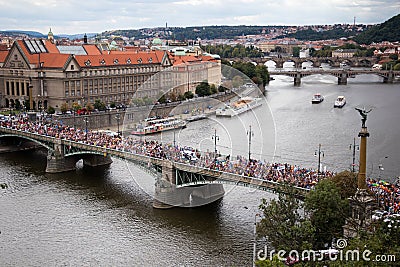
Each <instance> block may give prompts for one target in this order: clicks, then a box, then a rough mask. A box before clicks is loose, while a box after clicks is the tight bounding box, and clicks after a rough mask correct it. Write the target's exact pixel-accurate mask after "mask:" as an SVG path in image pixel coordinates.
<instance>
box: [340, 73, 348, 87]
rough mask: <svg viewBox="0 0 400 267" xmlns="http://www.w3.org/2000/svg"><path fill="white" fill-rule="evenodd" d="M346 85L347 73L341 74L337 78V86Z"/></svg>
mask: <svg viewBox="0 0 400 267" xmlns="http://www.w3.org/2000/svg"><path fill="white" fill-rule="evenodd" d="M346 84H347V73H341V74H340V75H339V77H338V85H346Z"/></svg>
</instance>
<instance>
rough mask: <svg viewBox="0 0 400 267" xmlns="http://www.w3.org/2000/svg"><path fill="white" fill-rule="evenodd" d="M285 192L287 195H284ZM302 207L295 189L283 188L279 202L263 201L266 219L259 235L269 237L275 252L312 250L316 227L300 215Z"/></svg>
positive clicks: (261, 208) (259, 228)
mask: <svg viewBox="0 0 400 267" xmlns="http://www.w3.org/2000/svg"><path fill="white" fill-rule="evenodd" d="M284 192H285V193H284ZM301 208H302V205H301V203H300V200H298V199H296V197H295V194H294V188H293V187H289V186H283V187H282V190H281V192H280V193H279V196H278V200H275V199H273V200H271V202H270V203H268V202H267V201H266V200H265V199H263V200H262V204H261V205H260V210H262V211H263V215H264V218H263V219H262V220H261V221H260V223H259V224H258V226H257V234H258V235H259V236H265V237H267V239H268V241H269V242H271V244H272V246H273V247H274V248H275V250H281V249H283V250H285V251H288V252H289V251H291V250H293V249H296V250H298V251H300V250H303V249H309V248H311V244H312V241H313V238H314V231H315V229H314V227H313V225H312V224H311V221H310V220H308V219H306V218H305V217H304V216H302V215H301V214H300V210H301Z"/></svg>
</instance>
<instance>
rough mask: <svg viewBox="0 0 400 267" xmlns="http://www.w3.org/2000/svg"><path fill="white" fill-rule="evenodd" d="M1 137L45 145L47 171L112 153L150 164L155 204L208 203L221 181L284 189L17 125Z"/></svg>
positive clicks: (96, 162)
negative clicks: (52, 135)
mask: <svg viewBox="0 0 400 267" xmlns="http://www.w3.org/2000/svg"><path fill="white" fill-rule="evenodd" d="M0 138H22V139H25V140H29V141H32V142H35V143H37V144H38V145H40V146H42V147H44V148H46V149H47V151H48V156H47V166H46V172H49V173H60V172H67V171H72V170H75V168H76V163H77V161H78V160H81V159H82V160H83V164H84V165H85V166H90V167H97V166H104V165H110V164H111V163H112V160H111V157H115V158H120V159H124V160H127V161H129V162H132V163H134V164H136V165H138V166H142V167H144V168H145V169H147V170H149V166H153V167H154V168H153V170H154V171H153V172H152V173H153V174H156V177H157V178H156V183H155V185H156V186H155V195H154V202H153V206H154V207H155V208H169V207H174V206H175V207H190V206H198V205H202V204H208V203H211V202H213V201H215V200H217V199H219V198H221V197H222V196H223V195H224V193H225V191H224V188H223V186H222V184H231V185H239V186H244V187H252V188H256V189H259V190H264V191H271V192H274V193H276V192H284V190H283V185H282V184H280V183H277V182H274V181H269V180H264V179H259V178H255V177H248V176H244V175H238V174H233V173H227V172H222V171H218V170H214V169H209V168H204V167H200V166H196V165H190V164H185V163H182V162H174V161H171V160H168V159H161V158H155V157H150V156H146V155H141V154H134V153H131V152H126V151H123V150H118V149H112V148H107V147H100V146H95V145H90V144H86V143H82V142H75V141H70V140H66V139H60V138H56V137H51V136H46V135H40V134H37V133H31V132H26V131H22V130H17V129H11V128H6V127H0ZM282 190H283V191H282ZM294 190H295V194H296V196H297V197H298V198H300V199H303V198H304V197H305V195H306V193H307V192H308V191H309V189H305V188H301V187H294ZM193 198H194V199H195V201H196V202H195V203H193Z"/></svg>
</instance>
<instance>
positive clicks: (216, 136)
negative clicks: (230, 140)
mask: <svg viewBox="0 0 400 267" xmlns="http://www.w3.org/2000/svg"><path fill="white" fill-rule="evenodd" d="M211 139H213V140H214V163H215V164H217V141H219V136H218V135H217V129H214V135H213V136H212V137H211Z"/></svg>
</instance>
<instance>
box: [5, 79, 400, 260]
mask: <svg viewBox="0 0 400 267" xmlns="http://www.w3.org/2000/svg"><path fill="white" fill-rule="evenodd" d="M292 84H293V81H292V79H291V78H288V77H284V76H282V77H280V76H276V77H275V80H274V81H272V82H271V83H270V85H269V86H268V88H267V90H268V93H267V96H266V98H267V102H268V103H269V107H270V109H271V110H272V116H271V115H270V114H269V108H268V106H267V105H266V104H264V105H263V107H260V108H257V109H255V112H254V114H255V115H254V114H253V115H251V114H250V115H249V114H243V115H241V120H240V123H239V124H240V126H237V125H239V124H237V123H233V120H231V121H230V120H229V119H218V120H216V119H215V118H211V119H209V120H203V121H197V122H193V123H191V124H189V126H188V127H187V128H186V129H183V130H182V131H181V132H179V133H176V134H177V135H176V137H175V138H176V140H177V142H180V143H181V144H182V145H185V144H188V145H189V144H191V145H192V146H196V147H198V148H201V149H203V150H205V149H211V150H212V149H214V147H213V146H214V144H215V143H214V141H215V139H213V138H212V135H213V134H214V131H215V129H217V135H218V140H217V141H218V143H217V149H218V150H219V151H220V152H222V153H224V154H230V155H236V154H241V155H243V156H247V153H248V141H247V140H248V139H247V136H246V131H247V129H248V127H249V125H251V124H252V125H253V131H254V136H253V142H252V153H253V154H252V156H253V157H257V158H260V159H265V160H266V161H271V160H274V161H278V162H288V163H294V164H300V165H302V166H305V167H313V168H317V158H316V157H314V153H315V150H316V149H318V144H321V150H322V151H323V152H324V157H323V158H322V166H323V167H325V166H326V168H327V169H328V170H333V171H341V170H343V169H349V167H350V164H351V158H352V151H351V150H350V149H349V145H350V144H351V143H352V142H353V138H354V137H356V136H357V133H358V131H359V129H360V126H361V120H360V115H359V114H358V112H357V111H355V110H354V107H360V106H366V107H372V108H373V111H372V112H371V113H369V116H368V120H367V126H368V129H369V132H370V134H371V136H370V137H369V139H368V174H369V175H372V176H373V177H377V178H386V179H391V180H393V179H395V178H396V177H397V176H399V175H400V164H399V161H400V154H399V153H400V152H399V151H400V142H398V140H396V139H397V138H398V137H399V134H398V133H399V131H400V124H399V121H400V120H399V119H400V105H399V104H398V103H399V100H400V84H398V83H397V84H383V83H382V80H381V79H380V78H379V77H375V76H367V75H362V76H357V77H356V78H354V79H349V81H348V85H341V86H339V85H337V80H336V78H334V77H331V76H311V77H307V78H304V79H303V80H302V84H301V86H300V87H293V85H292ZM314 93H321V94H323V95H324V96H325V101H324V102H323V103H321V104H318V105H311V102H310V101H311V97H312V95H313V94H314ZM338 95H345V96H346V98H347V105H346V106H345V107H344V108H343V109H334V108H333V102H334V100H335V98H336V97H337V96H338ZM271 118H273V122H271ZM255 121H257V122H258V124H257V123H256V122H255ZM255 125H257V127H256V126H255ZM236 129H237V131H236ZM161 138H162V139H165V140H169V141H171V140H172V139H173V136H172V133H168V134H165V135H164V136H163V137H161ZM357 141H358V139H357ZM45 164H46V153H45V151H32V152H24V153H11V154H2V155H0V172H1V176H0V177H1V178H0V182H3V183H7V184H8V185H9V187H8V188H7V189H0V214H1V216H0V231H1V234H0V265H1V266H250V265H251V260H252V251H253V246H252V244H253V242H252V240H253V224H254V219H255V217H254V216H255V214H256V213H257V212H258V208H257V207H258V205H259V204H260V199H261V198H267V199H271V198H274V197H275V196H274V195H272V194H270V193H267V192H261V191H257V190H253V189H249V188H242V187H233V186H227V187H226V192H227V193H226V195H225V196H224V197H223V198H222V199H221V200H220V201H218V202H216V203H213V204H211V205H208V206H205V207H198V208H186V209H180V208H174V209H170V210H156V209H153V208H152V196H151V192H152V190H154V179H153V178H152V177H151V175H150V174H149V173H147V172H146V171H145V170H143V169H140V168H137V167H135V166H133V165H132V164H130V163H126V162H124V161H122V160H118V159H114V163H113V164H112V165H111V166H110V167H109V168H106V169H98V170H90V169H85V168H79V169H78V170H77V171H76V172H71V173H64V174H46V173H45V172H44V170H45ZM379 165H382V168H381V169H383V170H380V169H379V167H378V166H379Z"/></svg>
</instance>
